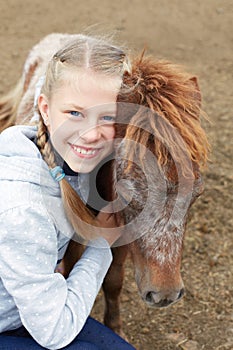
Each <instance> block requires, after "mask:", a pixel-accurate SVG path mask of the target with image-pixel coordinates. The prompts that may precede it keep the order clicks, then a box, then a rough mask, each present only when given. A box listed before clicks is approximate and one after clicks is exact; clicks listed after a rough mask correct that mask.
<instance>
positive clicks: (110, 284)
mask: <svg viewBox="0 0 233 350" xmlns="http://www.w3.org/2000/svg"><path fill="white" fill-rule="evenodd" d="M74 38H75V34H73V35H72V34H58V33H57V34H50V35H48V36H46V37H45V38H43V39H42V40H41V41H40V42H39V43H38V44H37V45H35V46H34V47H33V48H32V49H31V51H30V53H29V55H28V57H27V59H26V61H25V64H24V69H23V74H22V76H21V78H20V80H19V82H18V84H17V85H16V87H15V88H14V89H13V90H12V91H11V92H10V93H9V94H7V95H6V96H4V97H2V98H1V99H0V131H2V130H3V129H5V128H6V127H9V126H11V125H14V124H16V123H18V124H21V123H24V120H25V119H26V120H27V116H31V115H32V113H33V108H34V107H33V106H34V95H35V90H36V86H37V82H38V80H39V78H40V77H41V76H42V75H43V74H44V72H45V68H46V65H47V62H48V60H49V59H50V58H51V57H52V56H53V54H54V53H55V52H56V51H57V50H58V49H59V48H60V47H61V46H62V45H64V44H65V43H66V42H68V41H69V40H72V39H74ZM123 80H124V81H123V87H122V91H121V92H120V93H119V96H118V101H117V103H118V107H117V110H118V112H117V123H116V136H115V141H114V142H115V153H114V159H109V160H108V162H106V163H105V164H104V165H103V166H102V167H101V168H98V169H97V170H96V172H95V173H94V174H93V176H94V179H95V183H96V189H94V190H93V193H94V196H93V199H91V198H90V203H92V201H93V202H94V201H95V198H96V197H95V196H96V193H98V196H100V198H101V200H102V199H104V200H106V201H111V202H112V203H114V208H115V212H116V213H115V215H116V218H117V220H118V222H119V220H123V222H124V232H125V233H124V234H123V235H122V238H121V239H120V242H117V244H116V246H115V247H113V248H112V251H113V257H114V258H113V262H112V265H111V266H110V269H109V271H108V273H107V275H106V277H105V280H104V282H103V291H104V296H105V311H104V323H105V324H106V325H107V326H108V327H110V328H112V329H113V330H114V331H116V332H117V333H119V334H122V327H121V317H120V294H121V289H122V285H123V280H124V264H125V261H126V257H127V256H128V255H130V256H131V259H132V262H133V266H134V271H135V281H136V284H137V287H138V291H139V294H140V296H141V298H142V300H143V301H144V302H145V303H146V304H147V305H148V306H150V307H158V308H161V307H166V306H168V305H170V304H173V303H175V302H177V301H178V300H180V298H181V297H182V296H183V295H184V285H183V281H182V277H181V272H180V268H181V259H182V248H183V241H184V233H185V228H186V223H187V218H188V212H189V209H190V207H191V205H192V204H193V203H194V202H195V200H196V199H197V197H198V196H200V195H201V194H202V192H203V189H204V187H203V182H202V177H201V173H200V171H201V170H200V169H201V167H202V166H204V165H205V164H206V162H207V160H208V152H209V144H208V140H207V137H206V134H205V132H204V130H203V128H202V126H201V121H200V117H201V113H203V112H202V110H201V93H200V90H199V87H198V83H197V78H196V77H193V76H192V75H190V74H188V73H186V72H184V71H183V69H181V68H180V67H178V66H177V65H174V64H172V63H170V62H168V61H165V60H156V59H155V58H153V57H149V56H148V57H147V56H146V55H145V53H144V52H143V54H141V55H139V56H135V57H133V58H132V72H131V73H127V74H125V76H124V79H123ZM126 86H127V88H126V89H125V91H124V87H126ZM91 192H92V191H91ZM101 200H100V202H101ZM94 206H96V203H94V204H93V207H94ZM83 249H84V248H83V246H82V245H81V244H79V243H78V242H75V241H71V242H70V244H69V247H68V249H67V252H66V254H65V257H64V259H63V262H62V267H61V270H62V273H63V274H64V276H67V275H68V274H69V271H70V270H71V268H72V266H73V265H74V264H75V262H76V261H77V260H78V258H79V257H80V256H81V254H82V251H83Z"/></svg>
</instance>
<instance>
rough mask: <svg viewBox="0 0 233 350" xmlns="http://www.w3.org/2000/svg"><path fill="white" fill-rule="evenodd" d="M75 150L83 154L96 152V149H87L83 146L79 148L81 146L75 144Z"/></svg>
mask: <svg viewBox="0 0 233 350" xmlns="http://www.w3.org/2000/svg"><path fill="white" fill-rule="evenodd" d="M74 150H75V151H76V152H78V153H81V154H86V155H91V154H95V153H96V150H89V151H87V150H85V149H83V148H79V147H75V146H74Z"/></svg>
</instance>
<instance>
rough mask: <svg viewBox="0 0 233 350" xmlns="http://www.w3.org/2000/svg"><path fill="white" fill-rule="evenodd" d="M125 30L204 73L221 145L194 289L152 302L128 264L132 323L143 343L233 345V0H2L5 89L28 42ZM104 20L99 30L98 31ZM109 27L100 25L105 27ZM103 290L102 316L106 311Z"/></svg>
mask: <svg viewBox="0 0 233 350" xmlns="http://www.w3.org/2000/svg"><path fill="white" fill-rule="evenodd" d="M93 25H98V26H97V28H102V31H109V30H111V31H112V30H117V33H118V34H117V35H118V37H119V41H123V42H125V43H127V45H128V46H129V47H131V48H132V49H133V50H135V51H140V50H142V49H143V48H144V47H145V46H146V47H147V50H148V52H149V53H151V54H153V55H155V56H156V57H158V58H166V59H169V60H171V61H173V62H175V63H180V64H182V65H184V66H185V67H186V69H187V70H188V71H190V72H193V74H194V75H197V76H198V77H199V83H200V87H201V90H202V95H203V107H204V109H205V111H206V112H207V113H208V115H209V118H210V121H211V123H205V124H206V125H205V128H206V130H207V132H208V135H209V140H210V142H211V145H212V154H211V163H210V164H209V167H208V169H207V170H205V172H204V174H203V176H204V179H205V192H204V194H203V195H202V197H201V198H200V199H199V200H198V201H197V202H196V203H195V205H194V206H193V208H192V211H191V215H190V220H189V224H188V227H187V233H186V238H185V246H184V253H183V263H182V274H183V278H184V283H185V286H186V295H185V297H184V299H183V300H182V301H181V302H179V303H178V304H176V305H174V306H172V307H170V308H168V309H165V310H162V311H161V310H154V309H149V308H147V307H146V306H145V305H144V304H143V302H142V301H141V300H140V297H139V295H138V292H137V288H136V285H135V282H134V277H133V272H132V266H131V263H130V261H129V262H128V263H127V268H126V279H125V283H124V291H123V294H122V308H121V310H122V318H123V323H124V331H125V333H126V335H127V337H128V339H129V340H130V341H131V343H132V344H133V345H134V346H135V347H136V348H137V349H138V350H153V349H159V350H174V349H184V350H200V349H205V350H230V349H231V350H232V349H233V238H232V233H233V211H232V209H233V203H232V198H233V197H232V195H233V169H232V165H233V135H232V130H233V128H232V126H233V112H232V96H233V84H232V81H233V60H232V56H233V2H232V0H221V1H220V0H205V1H203V0H195V1H194V0H173V1H168V0H163V1H162V0H144V1H142V0H131V1H126V0H118V1H116V2H111V1H108V0H90V1H88V0H86V1H84V0H77V1H76V0H69V1H66V2H64V1H61V0H50V1H47V0H33V1H31V0H8V1H4V0H0V28H1V32H0V53H1V54H0V57H1V65H0V94H3V93H4V92H6V91H7V90H8V89H9V88H11V87H12V86H13V85H14V84H15V82H16V81H17V79H18V78H19V76H20V73H21V69H22V65H23V62H24V60H25V58H26V55H27V53H28V50H29V49H30V48H31V47H32V45H34V44H35V43H36V42H37V41H38V40H39V39H41V38H42V37H43V36H44V35H46V34H48V33H51V32H67V33H77V32H82V31H83V30H84V29H85V28H86V27H89V28H90V30H92V31H95V30H96V27H93ZM93 28H94V30H93ZM98 30H99V29H98ZM102 308H103V303H102V298H101V295H99V296H98V298H97V302H96V305H95V308H94V311H93V315H94V316H96V317H97V318H98V319H100V320H101V316H100V315H101V314H102Z"/></svg>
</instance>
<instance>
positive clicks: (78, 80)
mask: <svg viewBox="0 0 233 350" xmlns="http://www.w3.org/2000/svg"><path fill="white" fill-rule="evenodd" d="M67 83H68V84H70V86H71V87H73V88H74V89H76V90H77V91H82V92H83V93H88V91H89V90H90V88H91V89H93V88H96V89H99V90H101V91H103V92H106V91H112V92H113V93H118V92H119V89H120V87H121V84H122V77H121V76H110V75H107V74H105V73H103V72H95V71H93V70H91V69H81V68H80V69H75V70H74V69H71V70H67V71H66V72H65V74H64V75H63V84H67Z"/></svg>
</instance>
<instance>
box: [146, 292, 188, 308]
mask: <svg viewBox="0 0 233 350" xmlns="http://www.w3.org/2000/svg"><path fill="white" fill-rule="evenodd" d="M183 295H184V288H181V289H180V290H178V291H172V292H171V291H170V292H168V291H165V292H162V291H161V292H155V291H149V292H147V293H145V294H144V295H143V300H144V301H145V302H146V303H147V305H148V306H151V307H158V308H162V307H166V306H169V305H171V304H174V303H176V302H177V301H179V300H180V299H181V298H182V297H183Z"/></svg>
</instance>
